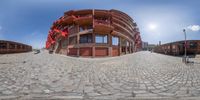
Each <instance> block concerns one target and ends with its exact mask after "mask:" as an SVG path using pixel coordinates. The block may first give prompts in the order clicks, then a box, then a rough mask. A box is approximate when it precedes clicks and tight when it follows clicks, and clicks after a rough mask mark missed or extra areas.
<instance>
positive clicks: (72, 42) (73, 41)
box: [69, 36, 76, 44]
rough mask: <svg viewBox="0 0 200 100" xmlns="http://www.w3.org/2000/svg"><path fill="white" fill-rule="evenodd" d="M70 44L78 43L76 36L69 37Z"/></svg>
mask: <svg viewBox="0 0 200 100" xmlns="http://www.w3.org/2000/svg"><path fill="white" fill-rule="evenodd" d="M69 44H76V36H74V37H70V38H69Z"/></svg>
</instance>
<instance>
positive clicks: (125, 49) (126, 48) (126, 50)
mask: <svg viewBox="0 0 200 100" xmlns="http://www.w3.org/2000/svg"><path fill="white" fill-rule="evenodd" d="M127 42H128V41H127V40H126V47H125V54H127V52H128V51H127Z"/></svg>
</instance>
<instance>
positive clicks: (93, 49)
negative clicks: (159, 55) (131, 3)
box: [46, 9, 142, 57]
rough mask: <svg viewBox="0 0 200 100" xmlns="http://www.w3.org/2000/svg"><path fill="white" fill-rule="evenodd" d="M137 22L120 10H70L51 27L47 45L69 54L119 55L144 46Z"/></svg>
mask: <svg viewBox="0 0 200 100" xmlns="http://www.w3.org/2000/svg"><path fill="white" fill-rule="evenodd" d="M141 43H142V40H141V37H140V32H139V29H138V27H137V24H136V23H135V22H134V20H133V19H132V18H131V17H130V16H128V15H127V14H125V13H123V12H121V11H118V10H113V9H112V10H97V9H85V10H70V11H67V12H65V13H64V16H62V17H60V18H59V19H58V20H56V21H55V22H54V23H53V25H52V27H51V28H50V31H49V34H48V37H47V41H46V48H47V49H48V50H51V51H53V52H55V53H60V54H65V55H70V56H85V57H87V56H91V57H104V56H120V55H122V54H128V53H133V52H136V51H139V50H140V49H141V46H142V45H141Z"/></svg>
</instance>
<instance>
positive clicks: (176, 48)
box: [154, 40, 200, 55]
mask: <svg viewBox="0 0 200 100" xmlns="http://www.w3.org/2000/svg"><path fill="white" fill-rule="evenodd" d="M184 48H185V42H184V41H177V42H172V43H167V44H162V45H158V46H156V47H155V48H154V52H157V53H161V54H167V55H183V54H184V52H185V49H184ZM186 48H187V54H200V40H187V44H186Z"/></svg>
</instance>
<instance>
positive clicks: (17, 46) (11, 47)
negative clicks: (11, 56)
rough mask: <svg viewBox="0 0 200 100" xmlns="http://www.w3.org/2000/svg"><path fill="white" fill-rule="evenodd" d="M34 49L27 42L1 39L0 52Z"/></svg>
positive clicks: (18, 51)
mask: <svg viewBox="0 0 200 100" xmlns="http://www.w3.org/2000/svg"><path fill="white" fill-rule="evenodd" d="M29 51H32V47H31V46H29V45H26V44H22V43H18V42H13V41H5V40H0V54H6V53H20V52H29Z"/></svg>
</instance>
